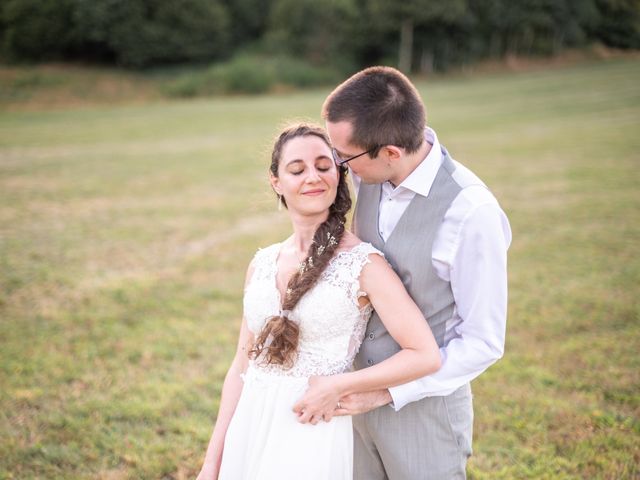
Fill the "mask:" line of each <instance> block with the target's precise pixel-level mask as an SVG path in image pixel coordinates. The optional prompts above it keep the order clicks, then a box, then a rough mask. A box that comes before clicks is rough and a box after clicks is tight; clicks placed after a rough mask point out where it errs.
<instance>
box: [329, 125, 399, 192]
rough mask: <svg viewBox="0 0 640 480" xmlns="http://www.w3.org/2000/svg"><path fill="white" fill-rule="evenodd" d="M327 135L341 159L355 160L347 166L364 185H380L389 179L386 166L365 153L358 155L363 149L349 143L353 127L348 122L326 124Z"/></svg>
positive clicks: (377, 158)
mask: <svg viewBox="0 0 640 480" xmlns="http://www.w3.org/2000/svg"><path fill="white" fill-rule="evenodd" d="M326 127H327V133H328V134H329V138H330V139H331V145H332V146H333V148H334V149H336V150H337V152H338V154H339V155H340V157H341V158H351V157H353V156H356V155H357V156H358V157H357V158H355V159H353V160H351V161H349V163H348V164H347V165H349V168H350V169H351V171H352V172H353V173H355V174H356V175H358V176H359V177H360V178H361V179H362V181H363V182H364V183H382V182H385V181H387V180H388V179H389V177H388V175H389V172H388V171H387V168H385V167H386V164H385V162H384V161H382V160H381V159H380V158H379V157H376V158H371V156H370V155H369V154H368V153H367V154H364V155H360V154H361V153H362V152H363V150H365V148H364V147H362V146H360V145H355V144H353V143H351V134H352V132H353V126H352V124H351V122H349V121H341V122H335V123H334V122H329V121H328V122H326Z"/></svg>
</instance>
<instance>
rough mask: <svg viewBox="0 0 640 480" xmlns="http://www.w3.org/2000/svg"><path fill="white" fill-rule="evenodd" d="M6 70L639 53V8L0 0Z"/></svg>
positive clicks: (549, 2) (338, 0) (603, 4)
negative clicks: (28, 65) (55, 64)
mask: <svg viewBox="0 0 640 480" xmlns="http://www.w3.org/2000/svg"><path fill="white" fill-rule="evenodd" d="M0 4H1V7H0V40H1V45H0V59H2V61H4V62H25V61H27V62H40V61H89V62H98V63H105V64H114V65H119V66H125V67H130V68H147V67H155V66H161V65H170V64H187V63H211V62H222V61H225V60H229V59H231V58H232V57H234V56H235V55H237V54H239V53H247V52H249V53H252V54H258V55H287V56H291V57H295V58H300V59H304V60H305V61H306V62H308V63H309V64H312V65H319V66H322V65H331V66H332V68H336V69H339V70H343V71H348V70H352V69H354V68H359V67H362V66H364V65H369V64H372V63H387V64H391V65H399V66H400V68H401V69H403V70H404V71H407V72H411V71H413V72H416V71H421V72H428V71H433V70H446V69H447V68H449V67H451V66H456V65H464V64H469V63H473V62H475V61H477V60H480V59H485V58H501V57H505V56H508V55H512V54H514V55H524V56H530V55H552V54H554V53H557V52H560V51H562V50H563V49H565V48H568V47H581V46H585V45H589V44H592V43H596V42H597V43H601V44H604V45H607V46H611V47H615V48H623V49H638V48H640V0H403V1H389V0H2V2H0Z"/></svg>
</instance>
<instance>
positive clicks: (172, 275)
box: [0, 59, 640, 479]
mask: <svg viewBox="0 0 640 480" xmlns="http://www.w3.org/2000/svg"><path fill="white" fill-rule="evenodd" d="M639 77H640V62H639V61H638V60H628V59H627V60H615V61H608V62H598V63H591V64H584V65H580V66H572V67H567V68H563V69H556V70H554V71H537V72H533V73H532V72H529V73H521V74H494V75H484V76H481V77H476V78H468V77H444V78H439V79H437V80H436V81H434V82H430V83H420V84H419V87H420V90H421V92H422V94H423V97H424V99H425V102H426V104H427V106H428V114H429V122H430V124H431V125H432V126H434V127H435V128H436V130H437V131H438V133H439V136H440V139H441V141H443V143H444V144H445V145H446V146H447V147H448V148H449V150H450V151H451V152H452V154H453V155H454V157H455V158H457V159H459V160H460V161H462V162H463V163H465V164H466V165H468V166H469V167H470V168H472V169H473V170H474V171H476V172H477V173H478V174H479V175H480V176H481V177H482V178H483V179H484V180H485V181H486V182H487V183H488V185H489V186H490V187H491V188H492V190H493V191H494V192H495V193H496V195H497V196H498V198H499V199H500V201H501V204H502V206H503V208H504V209H505V211H506V212H507V214H508V215H509V218H510V221H511V225H512V229H513V237H514V240H513V244H512V247H511V250H510V253H509V262H510V265H509V274H510V302H509V321H508V332H507V333H508V336H507V347H506V354H505V357H504V358H503V359H502V360H501V361H500V362H498V363H497V364H496V365H495V366H493V367H492V368H490V369H489V370H488V371H487V372H486V373H485V374H483V375H482V376H481V377H480V378H479V379H478V380H476V381H475V382H474V383H473V388H474V395H475V397H474V400H475V411H476V420H475V435H474V436H475V440H474V456H473V457H472V459H471V461H470V465H469V474H470V478H473V479H512V478H531V479H539V478H542V479H569V478H590V479H598V478H601V479H619V478H637V477H638V475H640V469H639V467H638V466H637V465H639V464H640V382H639V380H640V378H639V377H640V373H639V372H640V360H639V358H640V357H639V356H638V354H637V350H638V347H639V346H640V329H639V325H638V320H639V319H640V318H639V317H640V315H639V312H640V300H639V299H640V289H639V287H638V286H639V285H640V262H639V260H638V255H637V250H638V245H640V214H639V212H640V194H639V193H638V190H637V185H638V184H639V183H640V174H639V173H638V169H639V168H640V155H639V154H638V152H639V151H640V137H639V136H638V125H639V123H640V122H639V121H640V87H639V86H638V82H637V78H639ZM33 81H34V82H36V83H37V79H36V80H33ZM327 93H328V91H327V90H314V91H309V92H306V93H296V94H290V95H271V96H260V97H251V98H244V97H237V98H226V99H225V98H219V99H209V100H190V101H172V102H159V101H158V102H157V103H145V104H138V105H116V106H84V107H83V109H81V110H78V109H56V110H51V109H47V110H37V109H36V110H34V111H22V112H12V113H7V112H5V113H0V479H5V478H15V479H31V478H63V479H74V478H103V479H118V478H145V479H147V478H148V479H152V478H153V479H182V478H194V477H195V474H196V473H197V471H198V469H199V466H200V462H201V459H202V457H203V455H204V451H205V448H206V444H207V441H208V438H209V435H210V433H211V428H212V424H213V421H214V416H215V411H216V408H217V404H218V397H219V393H220V388H221V381H222V378H223V376H224V373H225V371H226V368H227V366H228V364H229V361H230V359H231V357H232V354H233V351H234V348H235V339H236V334H237V329H238V325H239V318H240V316H241V306H242V305H241V301H242V283H243V277H244V271H245V268H246V265H247V264H248V262H249V260H250V259H251V257H252V255H253V253H254V251H255V250H256V249H257V248H258V247H260V246H265V245H268V244H270V243H272V242H274V241H277V240H279V239H281V238H282V237H283V236H285V235H286V234H287V232H288V228H289V225H288V222H287V219H286V216H285V214H284V213H278V212H277V211H276V209H275V206H276V202H275V199H274V198H273V196H272V195H271V193H270V191H269V188H268V185H267V180H266V178H267V177H266V169H267V162H268V155H269V152H270V145H271V140H272V138H273V136H274V135H275V133H276V132H277V130H278V126H279V125H280V124H281V123H282V122H283V121H284V120H286V119H290V118H311V119H316V120H318V115H319V109H320V105H321V104H322V101H323V99H324V97H325V95H326V94H327Z"/></svg>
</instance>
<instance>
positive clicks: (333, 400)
mask: <svg viewBox="0 0 640 480" xmlns="http://www.w3.org/2000/svg"><path fill="white" fill-rule="evenodd" d="M341 396H342V392H341V390H340V375H332V376H329V377H316V376H312V377H309V388H308V389H307V391H306V392H305V393H304V395H303V396H302V398H301V399H300V400H298V401H297V402H296V404H295V405H294V406H293V411H294V412H295V413H296V415H298V421H299V422H300V423H311V424H312V425H315V424H317V423H318V422H319V421H321V420H324V421H325V422H328V421H330V420H331V418H332V417H333V415H334V411H335V409H336V407H337V405H338V401H339V400H340V397H341Z"/></svg>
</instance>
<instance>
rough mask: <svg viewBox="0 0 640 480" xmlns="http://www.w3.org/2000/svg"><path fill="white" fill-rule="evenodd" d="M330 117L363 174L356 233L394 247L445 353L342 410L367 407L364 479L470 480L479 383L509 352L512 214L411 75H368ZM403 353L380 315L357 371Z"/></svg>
mask: <svg viewBox="0 0 640 480" xmlns="http://www.w3.org/2000/svg"><path fill="white" fill-rule="evenodd" d="M322 114H323V117H324V119H325V121H326V126H327V130H328V132H329V136H330V138H331V142H332V144H333V147H334V160H335V162H336V163H337V164H338V165H348V166H349V168H350V170H351V172H352V174H353V183H354V187H355V191H356V194H357V203H356V208H355V213H354V219H353V225H354V229H355V233H356V234H357V235H358V236H359V237H360V238H361V239H362V240H364V241H366V242H370V243H372V244H373V245H374V246H375V247H376V248H378V249H379V250H381V251H382V252H384V254H385V258H386V259H387V261H388V262H389V263H390V264H391V265H392V266H393V268H394V270H395V271H396V272H397V273H398V275H399V276H400V278H401V279H402V281H403V283H404V285H405V287H406V288H407V290H408V291H409V293H410V294H411V296H412V297H413V299H414V301H415V302H416V303H417V304H418V306H419V307H420V309H421V310H422V313H423V314H424V316H425V318H426V319H427V322H428V323H429V326H430V327H431V330H432V331H433V334H434V336H435V338H436V341H437V342H438V345H439V346H440V352H441V356H442V368H441V369H440V370H439V371H438V372H436V373H434V374H432V375H429V376H427V377H424V378H421V379H419V380H416V381H414V382H411V383H408V384H405V385H400V386H397V387H394V388H390V389H388V390H383V391H376V392H370V393H366V394H360V395H353V396H349V397H345V398H343V399H341V401H340V403H339V406H340V407H341V408H340V409H338V411H337V412H334V414H338V415H340V414H342V415H355V416H354V417H353V422H354V429H355V431H354V443H355V459H354V470H355V473H354V478H355V479H356V480H378V479H380V480H382V479H391V480H400V479H406V480H413V479H423V478H425V479H426V478H428V479H442V480H451V479H458V478H465V477H466V462H467V458H468V457H469V455H471V440H472V427H473V406H472V400H471V387H470V384H469V383H470V382H471V380H473V379H474V378H476V377H477V376H478V375H480V374H481V373H482V372H483V371H484V370H486V369H487V367H489V366H490V365H491V364H493V363H494V362H495V361H496V360H498V359H499V358H500V357H501V356H502V354H503V351H504V338H505V325H506V312H507V272H506V267H507V249H508V247H509V244H510V242H511V231H510V228H509V222H508V220H507V217H506V215H505V214H504V212H503V211H502V209H501V208H500V206H499V204H498V202H497V200H496V199H495V197H494V196H493V195H492V194H491V192H490V191H489V190H488V189H487V187H486V186H485V185H484V183H483V182H482V181H481V180H480V179H479V178H478V177H477V176H476V175H474V174H473V173H472V172H471V171H470V170H468V169H467V168H466V167H464V166H463V165H461V164H459V163H458V162H456V161H455V160H453V159H452V158H451V156H450V155H449V153H448V151H447V150H446V149H445V148H444V146H443V145H441V144H440V142H439V140H438V136H437V135H436V132H435V131H434V130H432V129H431V128H428V127H427V128H425V125H426V115H425V109H424V105H423V103H422V100H421V99H420V95H419V94H418V92H417V90H416V89H415V87H414V86H413V85H412V84H411V82H410V81H409V80H408V79H407V78H406V77H405V76H404V75H403V74H402V73H400V72H399V71H397V70H395V69H393V68H388V67H372V68H368V69H366V70H363V71H361V72H358V73H356V74H355V75H353V76H352V77H351V78H349V79H348V80H346V81H345V82H344V83H342V84H341V85H339V86H338V87H337V88H336V89H335V90H334V91H333V92H332V93H331V94H330V95H329V97H328V98H327V99H326V101H325V104H324V106H323V111H322ZM398 349H399V347H398V345H397V344H396V343H395V342H394V341H393V339H392V338H391V336H390V335H389V334H388V332H387V331H386V330H385V328H384V326H383V324H382V322H381V321H380V319H379V318H378V316H377V315H376V314H375V313H374V315H373V316H372V318H371V320H370V321H369V324H368V327H367V330H366V335H365V339H364V341H363V343H362V346H361V347H360V351H359V353H358V356H357V357H356V362H355V363H356V368H366V367H368V366H370V365H374V364H375V363H378V362H380V361H382V360H384V359H386V358H387V357H389V356H391V355H392V354H394V353H395V352H396V351H398ZM305 409H306V410H313V409H314V406H313V405H305ZM325 413H327V412H325ZM358 414H359V415H358Z"/></svg>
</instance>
